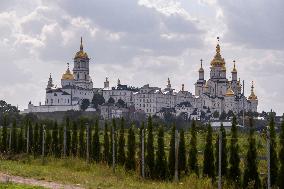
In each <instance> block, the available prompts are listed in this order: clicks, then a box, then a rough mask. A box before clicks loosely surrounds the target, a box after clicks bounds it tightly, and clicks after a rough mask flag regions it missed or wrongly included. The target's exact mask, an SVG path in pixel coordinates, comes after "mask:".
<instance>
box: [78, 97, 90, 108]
mask: <svg viewBox="0 0 284 189" xmlns="http://www.w3.org/2000/svg"><path fill="white" fill-rule="evenodd" d="M89 106H90V100H89V99H83V100H82V103H81V106H80V107H81V110H83V111H85V110H86V109H87V108H88V107H89Z"/></svg>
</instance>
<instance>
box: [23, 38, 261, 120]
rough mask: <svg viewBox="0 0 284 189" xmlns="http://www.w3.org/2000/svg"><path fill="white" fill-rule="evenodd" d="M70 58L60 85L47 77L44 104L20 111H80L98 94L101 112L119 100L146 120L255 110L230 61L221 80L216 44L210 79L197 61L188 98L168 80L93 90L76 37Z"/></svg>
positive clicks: (105, 85) (86, 61)
mask: <svg viewBox="0 0 284 189" xmlns="http://www.w3.org/2000/svg"><path fill="white" fill-rule="evenodd" d="M218 41H219V40H218ZM73 60H74V62H73V63H74V65H73V69H70V65H69V63H67V69H66V71H65V72H64V73H63V74H62V77H61V87H57V85H54V83H53V79H52V77H51V74H50V76H49V79H48V82H47V86H46V96H45V103H44V104H43V105H41V104H40V105H39V106H34V105H33V104H32V103H29V105H28V109H26V110H24V113H28V112H54V111H68V110H80V105H81V103H82V101H83V100H84V99H87V100H89V101H90V102H91V101H92V98H93V96H94V93H96V92H98V91H99V93H100V94H101V95H102V96H103V97H104V99H105V102H106V103H105V104H106V107H107V110H108V111H106V112H110V111H109V110H110V109H111V108H110V107H109V104H110V103H107V102H108V101H109V99H110V98H112V99H113V100H114V103H111V104H112V105H113V106H116V104H117V103H118V101H120V102H121V100H122V101H123V102H124V106H125V107H123V108H128V109H132V110H133V109H135V111H139V112H144V113H145V114H146V115H148V116H149V115H152V116H153V115H158V116H159V115H163V113H164V112H168V113H169V112H170V113H174V114H175V115H177V116H179V115H183V116H187V117H188V118H194V119H200V118H201V117H204V116H205V117H210V116H211V117H212V114H213V113H214V112H216V111H217V112H218V113H219V114H221V113H222V112H226V113H228V112H233V113H235V114H237V113H240V112H241V111H242V110H243V109H244V110H245V111H246V112H248V111H251V112H257V106H258V98H257V96H256V95H255V91H254V83H252V86H251V94H250V96H249V97H248V98H247V97H245V95H244V91H243V90H242V88H243V86H242V85H241V82H240V78H239V79H238V71H237V68H236V61H235V60H234V61H233V67H232V71H231V76H230V77H229V78H230V79H228V78H227V66H226V62H225V59H224V58H223V57H222V55H221V47H220V44H219V42H218V43H217V45H216V52H215V55H214V57H213V59H212V61H211V62H210V77H209V78H208V79H206V78H205V70H204V68H203V66H204V61H203V60H202V59H201V60H200V68H199V70H198V79H197V81H196V83H195V94H194V95H193V94H192V93H191V92H189V91H186V90H185V85H184V84H182V85H181V89H179V90H175V89H173V88H172V84H171V80H170V78H168V79H167V81H166V82H165V88H164V89H162V88H160V87H153V86H150V85H149V84H146V85H144V86H143V87H141V88H136V87H131V86H127V85H125V84H122V82H121V80H120V79H117V84H116V85H115V86H114V87H110V82H109V78H108V77H106V80H105V81H104V83H103V88H100V89H96V88H93V81H92V79H91V77H90V70H89V64H90V58H89V57H88V54H87V53H86V52H85V51H84V47H83V40H82V38H81V43H80V48H79V51H78V52H76V54H75V56H74V59H73ZM71 70H72V71H71ZM113 100H112V102H113ZM102 106H103V105H102ZM118 108H119V107H118ZM112 109H113V108H112ZM115 110H117V109H115ZM103 117H108V118H109V117H112V116H109V115H108V116H103Z"/></svg>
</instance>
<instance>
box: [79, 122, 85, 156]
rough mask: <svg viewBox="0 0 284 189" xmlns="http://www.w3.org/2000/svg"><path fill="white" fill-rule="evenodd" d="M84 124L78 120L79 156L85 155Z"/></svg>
mask: <svg viewBox="0 0 284 189" xmlns="http://www.w3.org/2000/svg"><path fill="white" fill-rule="evenodd" d="M85 128H86V127H85V125H84V121H83V120H82V119H81V121H80V132H79V156H80V157H86V141H85V130H86V129H85Z"/></svg>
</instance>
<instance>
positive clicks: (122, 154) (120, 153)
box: [117, 118, 125, 165]
mask: <svg viewBox="0 0 284 189" xmlns="http://www.w3.org/2000/svg"><path fill="white" fill-rule="evenodd" d="M124 146H125V139H124V119H123V118H121V122H120V130H119V140H118V159H117V161H118V163H119V164H120V165H124V163H125V150H124Z"/></svg>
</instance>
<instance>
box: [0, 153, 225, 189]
mask: <svg viewBox="0 0 284 189" xmlns="http://www.w3.org/2000/svg"><path fill="white" fill-rule="evenodd" d="M0 171H1V172H3V173H7V174H11V175H17V176H23V177H31V178H36V179H40V180H46V181H55V182H59V183H63V184H74V185H78V186H82V187H85V188H146V189H147V188H149V189H150V188H151V189H152V188H159V189H163V188H165V189H166V188H181V189H182V188H187V189H188V188H195V189H198V188H200V189H201V188H202V189H204V188H205V189H210V188H214V187H213V186H212V183H211V181H210V180H209V179H204V178H203V179H198V178H196V177H195V176H189V177H186V178H183V179H182V180H181V181H180V182H179V183H172V182H169V181H168V182H159V181H151V180H142V179H141V178H140V177H139V176H137V175H138V174H137V173H133V172H125V171H124V169H123V168H121V167H117V169H116V173H115V174H114V173H113V172H112V169H111V168H109V167H108V166H106V165H102V164H87V163H85V162H84V161H82V160H79V159H70V158H69V159H65V160H63V159H54V158H48V159H47V163H46V164H45V165H42V164H41V159H34V158H32V157H28V158H22V160H19V161H15V160H3V159H2V160H1V163H0ZM226 188H229V187H226Z"/></svg>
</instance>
